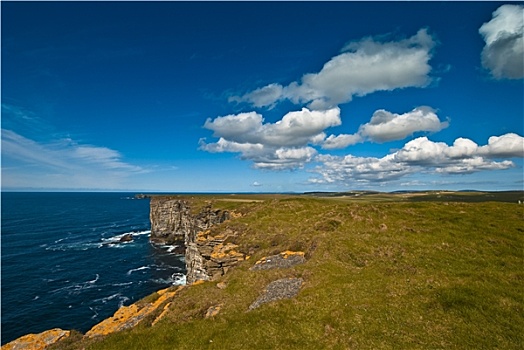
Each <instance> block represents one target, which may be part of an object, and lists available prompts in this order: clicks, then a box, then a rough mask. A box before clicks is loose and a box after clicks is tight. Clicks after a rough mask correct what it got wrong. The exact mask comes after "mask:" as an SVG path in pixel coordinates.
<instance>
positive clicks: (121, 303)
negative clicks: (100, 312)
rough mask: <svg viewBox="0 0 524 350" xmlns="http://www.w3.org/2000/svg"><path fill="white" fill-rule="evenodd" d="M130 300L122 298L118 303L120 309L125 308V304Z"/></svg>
mask: <svg viewBox="0 0 524 350" xmlns="http://www.w3.org/2000/svg"><path fill="white" fill-rule="evenodd" d="M129 300H130V299H129V298H128V297H126V296H122V297H121V298H120V301H119V302H118V307H122V306H124V304H125V302H126V301H129Z"/></svg>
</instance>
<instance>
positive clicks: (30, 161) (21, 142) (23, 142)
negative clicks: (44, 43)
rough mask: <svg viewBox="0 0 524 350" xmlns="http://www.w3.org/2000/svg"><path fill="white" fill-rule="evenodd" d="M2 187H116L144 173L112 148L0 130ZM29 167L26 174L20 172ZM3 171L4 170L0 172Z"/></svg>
mask: <svg viewBox="0 0 524 350" xmlns="http://www.w3.org/2000/svg"><path fill="white" fill-rule="evenodd" d="M2 163H3V164H2V168H4V167H5V168H6V169H7V170H6V171H3V173H2V175H3V176H2V182H3V185H4V186H5V185H7V186H9V187H48V188H49V187H54V188H104V187H106V188H118V187H119V186H121V185H122V184H121V183H120V181H121V180H122V179H123V178H125V177H126V176H128V175H130V174H136V173H143V172H145V170H144V169H142V168H141V167H139V166H135V165H132V164H129V163H126V162H124V161H123V160H122V155H121V154H120V153H119V152H117V151H115V150H112V149H109V148H106V147H99V146H93V145H80V144H78V143H76V142H74V141H73V140H71V139H58V140H53V141H50V142H47V143H43V142H36V141H34V140H31V139H29V138H26V137H24V136H22V135H19V134H17V133H16V132H14V131H11V130H6V129H2ZM28 167H29V168H30V169H31V170H30V171H21V169H27V168H28ZM3 170H4V169H3Z"/></svg>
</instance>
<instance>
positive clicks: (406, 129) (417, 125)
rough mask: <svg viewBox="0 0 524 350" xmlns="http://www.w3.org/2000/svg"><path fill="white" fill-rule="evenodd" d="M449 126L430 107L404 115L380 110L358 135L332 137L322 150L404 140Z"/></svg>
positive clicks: (362, 127) (362, 126)
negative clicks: (362, 143) (365, 143)
mask: <svg viewBox="0 0 524 350" xmlns="http://www.w3.org/2000/svg"><path fill="white" fill-rule="evenodd" d="M448 126H449V122H447V121H446V122H441V121H440V120H439V118H438V116H437V115H436V113H435V111H434V110H433V109H432V108H430V107H425V106H422V107H417V108H415V109H413V110H412V111H411V112H408V113H404V114H396V113H391V112H388V111H386V110H383V109H379V110H377V111H375V113H373V116H372V117H371V120H370V121H369V123H366V124H363V125H361V126H360V127H359V130H358V132H357V133H356V134H352V135H347V134H342V135H338V136H335V135H330V136H329V137H328V138H327V139H326V141H325V142H324V144H323V145H322V148H324V149H335V148H345V147H347V146H349V145H354V144H356V143H359V142H364V141H366V140H368V141H372V142H378V143H382V142H387V141H394V140H402V139H405V138H406V137H408V136H409V135H412V134H414V133H415V132H438V131H440V130H442V129H445V128H447V127H448Z"/></svg>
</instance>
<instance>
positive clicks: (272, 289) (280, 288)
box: [249, 278, 303, 310]
mask: <svg viewBox="0 0 524 350" xmlns="http://www.w3.org/2000/svg"><path fill="white" fill-rule="evenodd" d="M302 283H303V280H302V278H283V279H279V280H276V281H273V282H271V283H270V284H268V285H267V287H266V288H265V289H264V291H263V292H262V294H261V295H260V296H259V297H258V299H257V300H255V302H254V303H253V304H251V305H250V306H249V310H253V309H256V308H257V307H259V306H260V305H262V304H265V303H269V302H271V301H276V300H281V299H290V298H293V297H295V296H296V295H297V294H298V292H299V291H300V287H302Z"/></svg>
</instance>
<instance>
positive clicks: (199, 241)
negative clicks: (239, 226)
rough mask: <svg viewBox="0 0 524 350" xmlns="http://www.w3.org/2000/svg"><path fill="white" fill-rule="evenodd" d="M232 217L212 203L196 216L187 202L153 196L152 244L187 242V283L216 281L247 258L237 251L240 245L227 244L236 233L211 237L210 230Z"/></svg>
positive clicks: (151, 212)
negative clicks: (214, 207) (215, 207)
mask: <svg viewBox="0 0 524 350" xmlns="http://www.w3.org/2000/svg"><path fill="white" fill-rule="evenodd" d="M231 215H232V214H231V213H230V212H229V211H227V210H217V209H213V207H212V205H211V204H208V205H206V206H204V207H203V208H202V209H200V210H199V211H198V213H192V210H191V204H190V203H189V201H187V200H183V199H176V198H168V197H152V198H151V210H150V219H151V241H152V242H154V243H160V244H175V243H180V242H181V241H183V242H184V245H185V247H186V250H185V258H186V269H187V274H186V281H187V284H193V283H195V282H196V281H208V280H212V279H215V278H217V277H219V276H222V275H224V274H225V273H226V272H227V270H228V269H229V268H230V267H231V266H234V265H236V264H237V263H238V262H239V261H242V260H245V259H246V256H245V255H244V254H242V253H239V252H238V251H236V250H235V248H237V246H236V245H234V244H232V243H225V240H226V239H227V238H228V237H230V236H231V235H234V233H233V232H231V231H228V232H225V233H224V234H219V235H215V236H211V234H210V231H209V230H208V229H209V228H211V227H212V226H215V225H218V224H221V223H222V222H224V221H226V220H229V219H230V217H231Z"/></svg>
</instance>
